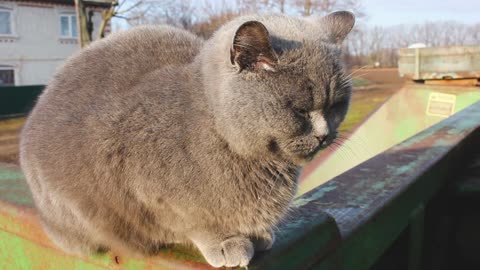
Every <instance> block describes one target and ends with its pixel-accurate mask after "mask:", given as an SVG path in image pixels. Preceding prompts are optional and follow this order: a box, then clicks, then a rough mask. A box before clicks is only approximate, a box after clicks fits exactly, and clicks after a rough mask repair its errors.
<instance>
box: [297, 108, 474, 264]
mask: <svg viewBox="0 0 480 270" xmlns="http://www.w3.org/2000/svg"><path fill="white" fill-rule="evenodd" d="M479 140H480V103H476V104H475V105H473V106H470V107H469V108H467V109H465V110H464V111H462V112H461V113H459V114H456V115H454V116H452V117H451V118H448V119H446V120H445V121H442V122H440V123H439V124H437V125H435V126H433V127H431V128H429V129H427V130H425V131H423V132H421V133H420V134H418V135H416V136H415V137H412V138H410V139H408V140H406V141H404V142H402V143H401V144H399V145H397V146H395V147H392V148H390V149H389V150H388V151H386V152H383V153H382V154H379V155H377V156H375V157H374V158H372V159H370V160H368V161H367V162H365V163H363V164H361V165H360V166H358V167H355V168H353V169H351V170H349V171H347V172H346V173H344V174H342V175H340V176H338V177H335V178H334V179H332V180H330V181H328V182H327V183H325V184H323V185H321V186H319V187H317V188H315V189H313V190H312V191H310V192H308V193H306V194H304V195H303V196H302V197H301V198H302V199H303V200H311V199H314V200H316V201H319V202H320V207H321V209H323V210H324V211H325V212H327V213H329V214H330V215H331V216H332V217H333V218H334V219H335V221H336V222H337V225H338V227H339V230H340V232H341V235H342V245H341V247H340V250H341V254H342V256H343V259H342V262H343V265H342V269H355V270H361V269H369V267H371V266H372V265H373V264H374V263H375V262H376V261H377V260H378V259H379V258H380V256H381V255H382V254H383V253H384V252H385V251H386V250H387V248H388V247H390V245H391V244H392V243H393V242H394V241H395V239H397V238H398V236H399V235H400V233H401V232H402V231H404V230H405V229H406V228H407V227H408V226H409V224H411V222H412V215H413V214H414V213H415V211H416V210H417V209H418V207H419V206H421V205H423V204H425V203H427V202H428V201H430V200H431V199H432V198H433V196H434V195H435V194H437V193H438V192H439V190H440V189H442V188H444V187H445V186H446V183H447V180H448V179H450V178H451V176H452V173H453V174H455V173H456V170H457V169H458V168H459V165H461V164H460V163H462V162H463V159H462V157H463V153H464V152H466V151H467V150H468V149H469V147H471V145H473V142H475V141H476V142H478V141H479ZM457 173H458V172H457ZM380 183H381V184H380ZM417 225H418V224H417ZM413 261H414V260H413Z"/></svg>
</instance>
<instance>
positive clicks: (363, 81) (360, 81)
mask: <svg viewBox="0 0 480 270" xmlns="http://www.w3.org/2000/svg"><path fill="white" fill-rule="evenodd" d="M352 84H353V87H362V86H368V85H371V84H372V82H371V81H369V80H367V79H363V78H353V79H352Z"/></svg>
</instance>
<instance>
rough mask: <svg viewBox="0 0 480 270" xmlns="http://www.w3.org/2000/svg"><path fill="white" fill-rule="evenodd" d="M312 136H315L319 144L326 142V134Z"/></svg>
mask: <svg viewBox="0 0 480 270" xmlns="http://www.w3.org/2000/svg"><path fill="white" fill-rule="evenodd" d="M314 137H315V138H317V140H318V142H319V145H320V146H323V145H325V144H326V143H327V136H326V135H320V136H318V135H317V136H314Z"/></svg>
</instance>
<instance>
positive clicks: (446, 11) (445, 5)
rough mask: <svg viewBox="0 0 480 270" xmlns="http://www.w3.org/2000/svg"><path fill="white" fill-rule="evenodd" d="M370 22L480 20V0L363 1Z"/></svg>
mask: <svg viewBox="0 0 480 270" xmlns="http://www.w3.org/2000/svg"><path fill="white" fill-rule="evenodd" d="M361 2H362V3H363V7H364V10H365V13H366V14H367V16H368V18H367V20H366V23H367V24H368V25H382V26H389V25H397V24H408V23H421V22H424V21H438V20H454V21H459V22H463V23H468V24H471V23H480V0H463V1H462V0H457V1H454V0H401V1H399V0H397V1H395V0H392V1H389V0H363V1H361Z"/></svg>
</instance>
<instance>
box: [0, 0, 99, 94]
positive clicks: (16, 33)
mask: <svg viewBox="0 0 480 270" xmlns="http://www.w3.org/2000/svg"><path fill="white" fill-rule="evenodd" d="M0 8H8V9H11V10H13V14H12V17H13V19H12V23H13V35H12V36H2V35H0V66H13V67H14V70H15V85H33V84H46V83H47V82H48V81H49V79H50V77H51V76H52V75H53V73H54V71H55V70H56V69H57V68H58V67H59V66H61V64H62V63H63V62H64V61H65V59H66V58H67V57H68V56H70V55H72V54H73V53H74V52H75V51H77V50H79V48H80V47H79V44H78V42H77V40H76V39H74V38H62V37H61V36H60V15H61V14H75V9H74V7H73V6H62V5H53V4H44V3H35V2H10V1H4V0H0ZM93 23H94V29H95V30H94V33H93V37H96V36H97V30H98V27H99V26H100V23H101V11H100V10H99V9H97V10H96V11H95V12H94V16H93Z"/></svg>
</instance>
